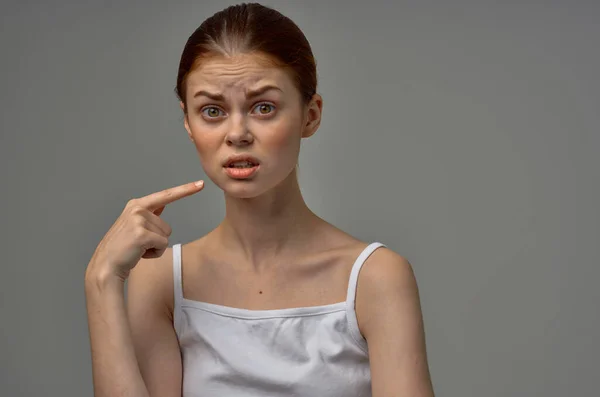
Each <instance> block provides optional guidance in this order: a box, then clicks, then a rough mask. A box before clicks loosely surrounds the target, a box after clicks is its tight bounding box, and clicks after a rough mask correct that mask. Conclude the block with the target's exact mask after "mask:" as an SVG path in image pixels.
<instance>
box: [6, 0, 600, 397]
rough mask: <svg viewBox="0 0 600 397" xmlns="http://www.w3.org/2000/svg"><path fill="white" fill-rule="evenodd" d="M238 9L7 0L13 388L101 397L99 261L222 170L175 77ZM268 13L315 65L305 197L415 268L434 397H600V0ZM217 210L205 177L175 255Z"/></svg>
mask: <svg viewBox="0 0 600 397" xmlns="http://www.w3.org/2000/svg"><path fill="white" fill-rule="evenodd" d="M229 3H230V2H226V1H195V2H174V1H169V2H166V1H165V2H162V3H159V2H148V1H143V2H142V1H136V2H134V1H127V2H117V1H113V2H100V1H96V2H90V1H79V2H74V1H66V0H65V1H62V2H57V1H52V2H42V1H37V2H16V1H15V2H12V3H6V2H5V3H2V10H1V12H0V46H1V53H0V56H1V59H2V62H1V63H0V84H1V86H0V87H1V90H0V105H1V107H0V109H1V110H0V112H1V117H0V122H1V139H2V140H1V145H0V177H1V188H2V196H1V197H2V199H1V200H2V206H1V214H2V218H1V220H2V228H1V229H0V233H2V235H1V239H0V244H2V246H1V250H2V264H1V268H0V294H1V295H0V296H1V312H0V325H1V327H0V329H1V334H0V362H1V372H0V395H2V396H11V397H12V396H91V395H92V383H91V382H92V378H91V364H90V352H89V341H88V334H87V322H86V314H85V300H84V291H83V276H84V271H85V268H86V266H87V263H88V261H89V259H90V257H91V255H92V253H93V251H94V248H95V247H96V245H97V243H98V242H99V241H100V239H101V238H102V236H103V235H104V233H106V231H107V230H108V228H109V227H110V225H111V224H112V223H113V222H114V220H115V219H116V217H117V216H118V215H119V214H120V213H121V211H122V209H123V207H124V205H125V203H126V202H127V200H129V199H130V198H133V197H138V196H143V195H146V194H149V193H151V192H154V191H157V190H161V189H163V188H167V187H171V186H175V185H179V184H182V183H185V182H188V181H193V180H196V179H201V178H205V175H204V173H203V170H202V168H201V166H200V162H199V159H198V157H197V154H196V151H195V148H194V147H193V145H192V144H191V142H190V141H189V140H188V138H187V135H186V132H185V130H184V128H183V123H182V120H183V119H182V116H181V113H180V110H179V107H178V103H177V100H176V98H175V95H174V93H173V87H174V85H175V78H176V72H177V65H178V62H179V56H180V54H181V51H182V49H183V45H184V43H185V41H186V39H187V38H188V36H189V35H190V34H191V33H192V31H193V30H194V29H195V28H196V27H197V26H198V25H199V24H200V22H201V21H202V20H203V19H204V18H206V17H208V16H210V15H212V14H213V13H214V12H216V11H218V10H220V9H222V8H224V7H225V6H226V5H228V4H229ZM231 3H233V2H231ZM265 4H269V5H273V6H275V7H276V8H277V9H279V10H280V11H281V12H283V13H284V14H286V15H288V16H289V17H291V18H292V19H293V20H295V21H296V22H297V24H298V25H299V26H300V27H301V28H302V29H303V30H304V32H305V34H306V36H307V37H308V39H309V41H310V42H311V44H312V46H313V49H314V53H315V55H316V58H317V62H318V72H319V78H320V86H319V90H318V91H319V92H320V93H321V94H322V95H323V97H324V114H323V122H322V125H321V128H320V129H319V131H318V132H317V134H316V135H314V136H313V137H311V138H309V139H307V140H304V142H303V145H302V150H301V157H300V183H301V187H302V191H303V193H304V196H305V199H306V201H307V202H308V204H309V206H310V207H311V208H312V209H313V210H314V211H315V212H316V213H317V214H319V215H320V216H322V217H324V218H325V219H326V220H328V221H330V222H331V223H333V224H335V225H337V226H338V227H340V228H342V229H344V230H346V231H348V232H349V233H351V234H353V235H355V236H356V237H359V238H361V239H363V240H366V241H381V242H384V243H386V244H388V246H389V247H390V248H392V249H394V250H395V251H397V252H399V253H400V254H402V255H403V256H405V257H406V258H408V259H409V260H410V261H411V263H412V264H413V266H414V269H415V272H416V275H417V279H418V281H419V286H420V291H421V299H422V305H423V312H424V317H425V326H426V335H427V346H428V354H429V360H430V368H431V373H432V378H433V382H434V386H435V390H436V393H437V395H438V396H456V397H458V396H542V395H543V396H557V397H558V396H567V395H570V396H575V395H597V393H598V390H597V387H596V384H597V380H598V375H599V364H598V357H599V355H600V349H599V347H600V343H599V342H598V340H597V338H598V337H599V335H600V332H599V328H600V327H599V326H600V315H599V310H598V302H600V288H598V286H597V283H598V279H599V276H600V267H599V265H600V260H599V259H598V258H599V255H600V249H599V248H598V247H599V245H600V244H599V243H600V215H599V209H598V203H599V202H600V188H599V187H598V185H599V182H600V178H599V176H600V175H599V174H600V172H599V170H600V156H598V150H599V149H600V133H599V128H598V125H599V121H600V116H599V114H600V111H599V110H600V94H599V89H600V84H599V79H598V70H600V55H599V51H598V46H599V38H600V25H599V24H598V20H599V18H600V4H598V3H596V2H577V1H563V2H558V1H556V2H542V1H538V2H516V1H515V2H504V4H499V2H487V1H473V2H467V1H464V0H461V1H452V2H448V1H441V0H440V1H436V2H431V1H414V2H398V3H396V2H391V1H390V2H382V1H379V2H377V1H368V2H357V4H352V3H351V2H339V3H338V2H322V1H319V2H316V1H315V2H306V1H304V2H300V1H297V2H296V1H269V2H267V3H265ZM223 213H224V206H223V197H222V191H221V190H219V189H218V188H217V187H216V186H215V185H214V184H213V183H212V182H210V180H208V179H207V186H206V188H205V190H204V191H203V192H201V193H200V194H198V195H195V196H192V197H189V198H186V199H184V200H182V201H180V202H177V203H176V204H174V205H172V206H170V207H169V208H168V209H167V210H166V211H165V214H164V218H165V219H166V221H167V222H168V223H169V224H171V226H172V227H173V229H174V233H173V235H172V238H171V242H170V243H171V245H172V244H175V243H177V242H185V241H189V240H192V239H195V238H198V237H199V236H201V235H202V234H204V233H206V232H207V231H209V230H210V229H212V228H213V227H215V226H216V225H217V224H218V223H219V221H220V220H221V218H222V216H223Z"/></svg>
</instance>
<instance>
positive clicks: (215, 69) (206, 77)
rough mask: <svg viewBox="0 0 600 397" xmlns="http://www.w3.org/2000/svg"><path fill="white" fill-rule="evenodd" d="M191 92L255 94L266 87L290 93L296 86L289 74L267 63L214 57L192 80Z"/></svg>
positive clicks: (249, 58)
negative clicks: (212, 91)
mask: <svg viewBox="0 0 600 397" xmlns="http://www.w3.org/2000/svg"><path fill="white" fill-rule="evenodd" d="M188 84H189V88H190V89H191V90H193V89H194V88H200V86H202V87H205V88H211V87H212V88H213V89H218V90H228V89H241V90H253V89H257V88H260V86H263V85H265V84H269V85H274V86H277V87H279V88H280V89H281V90H283V91H287V89H289V88H290V85H291V84H292V80H291V78H290V76H289V75H288V73H287V72H286V71H285V70H284V69H283V68H281V67H277V66H274V65H273V64H272V63H267V62H265V61H264V60H263V59H261V58H259V57H256V56H254V55H236V56H233V57H212V58H208V59H204V60H203V61H202V63H201V65H200V66H199V67H197V68H196V69H194V70H193V71H192V72H190V74H189V76H188Z"/></svg>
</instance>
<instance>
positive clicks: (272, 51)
mask: <svg viewBox="0 0 600 397" xmlns="http://www.w3.org/2000/svg"><path fill="white" fill-rule="evenodd" d="M235 54H257V55H263V56H266V57H265V59H268V60H269V61H270V62H271V63H272V64H273V65H274V66H278V67H282V68H285V69H287V70H289V71H290V72H291V76H292V77H293V79H294V82H295V84H296V87H297V88H298V90H299V91H300V94H301V95H302V98H303V100H304V102H305V103H308V102H309V101H310V100H311V98H312V97H313V95H314V94H315V93H316V90H317V70H316V62H315V58H314V56H313V53H312V50H311V48H310V44H309V43H308V40H307V39H306V37H305V36H304V33H302V31H301V30H300V28H299V27H298V26H297V25H296V24H295V23H294V22H293V21H292V20H291V19H289V18H288V17H286V16H284V15H282V14H281V13H280V12H278V11H276V10H274V9H272V8H269V7H266V6H263V5H261V4H258V3H243V4H239V5H234V6H230V7H228V8H226V9H224V10H223V11H219V12H217V13H216V14H214V15H213V16H211V17H210V18H208V19H206V20H205V21H204V22H202V24H201V25H200V27H198V29H196V30H195V31H194V33H192V35H191V36H190V37H189V38H188V40H187V42H186V44H185V47H184V48H183V53H182V54H181V60H180V62H179V71H178V73H177V86H176V87H175V93H176V94H177V97H178V98H179V100H180V101H182V102H183V104H184V112H185V113H187V102H186V79H187V76H188V75H189V73H190V72H191V71H192V70H194V69H195V68H197V67H198V66H200V64H201V63H202V60H203V59H206V58H210V57H211V56H232V55H235Z"/></svg>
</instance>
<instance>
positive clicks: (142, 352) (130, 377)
mask: <svg viewBox="0 0 600 397" xmlns="http://www.w3.org/2000/svg"><path fill="white" fill-rule="evenodd" d="M169 252H171V251H170V250H167V251H166V252H165V254H163V256H162V257H161V258H156V259H141V260H140V262H139V263H138V264H137V266H136V267H135V268H134V269H133V270H132V271H131V274H130V276H129V278H128V284H127V287H128V288H127V290H128V296H127V304H126V303H125V296H124V284H123V281H122V280H120V279H118V278H113V277H108V276H103V275H98V274H94V273H93V272H89V274H88V273H86V277H85V291H86V300H87V302H86V303H87V311H88V324H89V333H90V344H91V349H92V373H93V381H94V396H95V397H154V396H158V397H171V396H172V397H181V379H182V378H181V372H182V370H181V355H180V351H179V344H178V342H177V337H176V335H175V331H174V329H173V324H172V323H171V321H170V318H169V317H170V316H169V314H168V310H166V308H165V301H164V299H165V295H166V294H168V293H169V289H168V288H165V286H168V283H169V281H168V278H167V279H166V280H165V279H164V278H163V279H162V280H159V278H160V277H169V275H170V273H168V272H167V270H169V271H170V266H167V265H169V264H170V262H169V263H166V262H168V261H166V258H167V257H168V255H169ZM170 277H171V281H170V282H171V285H172V276H170ZM170 292H171V293H172V288H170Z"/></svg>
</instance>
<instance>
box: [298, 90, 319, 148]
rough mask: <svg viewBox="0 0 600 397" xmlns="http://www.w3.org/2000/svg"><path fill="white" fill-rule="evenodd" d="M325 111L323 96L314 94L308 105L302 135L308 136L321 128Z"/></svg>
mask: <svg viewBox="0 0 600 397" xmlns="http://www.w3.org/2000/svg"><path fill="white" fill-rule="evenodd" d="M322 113H323V98H322V97H321V95H319V94H315V95H313V97H312V98H311V100H310V102H309V103H308V105H307V107H306V116H305V123H304V127H303V131H302V137H303V138H308V137H309V136H311V135H313V134H314V133H315V132H317V129H319V126H320V125H321V114H322Z"/></svg>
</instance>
